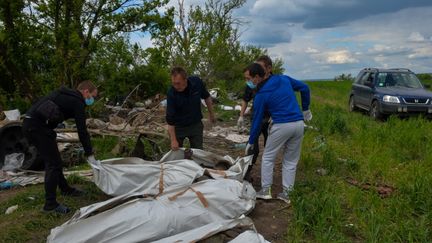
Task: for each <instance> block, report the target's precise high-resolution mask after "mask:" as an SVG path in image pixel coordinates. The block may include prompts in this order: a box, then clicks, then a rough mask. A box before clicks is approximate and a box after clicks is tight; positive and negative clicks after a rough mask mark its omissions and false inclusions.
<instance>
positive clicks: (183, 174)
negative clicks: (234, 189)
mask: <svg viewBox="0 0 432 243" xmlns="http://www.w3.org/2000/svg"><path fill="white" fill-rule="evenodd" d="M251 161H252V157H251V156H247V157H243V158H237V159H235V160H234V159H233V158H231V157H230V156H219V155H216V154H213V153H210V152H206V151H203V150H200V149H193V155H192V160H189V159H184V151H183V150H177V151H170V152H168V153H167V154H165V155H164V156H163V158H162V159H161V160H160V161H146V160H143V159H140V158H133V157H131V158H115V159H107V160H103V161H100V163H99V164H95V165H92V168H93V174H94V182H95V184H96V185H97V186H98V187H99V188H100V189H101V190H102V191H103V192H105V193H106V194H108V195H111V196H119V195H122V194H126V193H129V192H137V193H141V194H149V195H157V194H159V193H161V192H163V191H164V189H165V188H167V187H170V186H176V185H177V186H185V185H191V184H192V183H193V182H194V181H195V180H196V179H197V178H199V177H201V176H203V175H204V174H206V175H208V176H210V177H212V178H230V179H236V180H239V181H242V180H243V177H244V175H245V173H246V171H247V168H248V167H249V166H250V164H251ZM221 166H222V167H223V169H226V168H227V169H226V170H222V169H220V167H221ZM214 168H216V169H214ZM217 168H219V169H217Z"/></svg>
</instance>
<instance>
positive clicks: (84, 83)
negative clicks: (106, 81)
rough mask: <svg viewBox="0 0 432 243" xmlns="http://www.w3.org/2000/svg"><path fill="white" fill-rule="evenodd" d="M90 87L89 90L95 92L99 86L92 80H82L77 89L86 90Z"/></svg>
mask: <svg viewBox="0 0 432 243" xmlns="http://www.w3.org/2000/svg"><path fill="white" fill-rule="evenodd" d="M86 89H88V91H89V92H93V91H94V90H95V89H97V87H96V86H95V85H94V84H93V82H92V81H90V80H85V81H82V82H80V83H79V84H78V86H77V90H81V91H82V90H86Z"/></svg>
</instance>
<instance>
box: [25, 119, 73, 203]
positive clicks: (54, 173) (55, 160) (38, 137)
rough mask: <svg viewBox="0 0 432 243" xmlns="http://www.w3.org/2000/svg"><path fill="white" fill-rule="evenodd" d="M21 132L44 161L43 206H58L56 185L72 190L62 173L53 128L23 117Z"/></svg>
mask: <svg viewBox="0 0 432 243" xmlns="http://www.w3.org/2000/svg"><path fill="white" fill-rule="evenodd" d="M23 133H24V136H25V137H26V138H27V140H28V141H29V143H31V144H33V145H34V146H35V147H36V148H37V150H38V152H39V155H40V156H41V158H42V159H43V161H44V163H45V206H44V209H47V210H49V209H53V208H55V207H57V206H58V202H57V200H56V190H57V186H58V187H59V188H60V190H61V191H62V192H67V191H70V190H72V188H71V187H70V186H69V185H68V184H67V181H66V179H65V177H64V175H63V168H62V159H61V157H60V152H59V150H58V147H57V142H56V136H57V134H56V133H55V132H54V130H52V129H50V128H48V127H45V126H44V125H43V124H41V123H40V122H39V121H37V120H34V119H28V118H26V119H24V122H23Z"/></svg>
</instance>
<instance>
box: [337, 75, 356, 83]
mask: <svg viewBox="0 0 432 243" xmlns="http://www.w3.org/2000/svg"><path fill="white" fill-rule="evenodd" d="M334 81H350V82H354V77H353V76H352V75H351V73H349V74H344V73H342V74H341V75H339V76H336V77H335V78H334Z"/></svg>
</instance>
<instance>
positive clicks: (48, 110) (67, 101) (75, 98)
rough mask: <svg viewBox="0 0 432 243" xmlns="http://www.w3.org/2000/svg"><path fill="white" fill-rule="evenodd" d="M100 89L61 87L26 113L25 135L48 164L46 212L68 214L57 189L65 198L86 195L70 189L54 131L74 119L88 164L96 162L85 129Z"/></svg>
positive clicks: (85, 83)
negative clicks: (87, 118)
mask: <svg viewBox="0 0 432 243" xmlns="http://www.w3.org/2000/svg"><path fill="white" fill-rule="evenodd" d="M97 93H98V91H97V88H96V86H95V85H94V84H93V83H92V82H91V81H83V82H81V83H80V84H79V85H78V87H77V89H75V90H73V89H69V88H66V87H62V88H60V89H58V90H56V91H54V92H52V93H51V94H49V95H48V96H46V97H44V98H42V99H41V100H40V101H38V102H37V103H35V104H34V105H33V106H32V107H31V108H30V109H29V110H28V112H27V113H26V116H25V119H24V122H23V133H24V136H25V137H26V138H27V139H28V141H29V142H30V143H31V144H33V145H34V146H35V147H36V148H37V150H38V152H39V154H40V156H41V158H42V159H43V161H44V163H45V205H44V207H43V211H45V212H57V213H62V214H65V213H68V212H69V211H70V209H69V208H68V207H67V206H65V205H62V204H59V203H58V202H57V200H56V190H57V186H58V187H59V188H60V190H61V194H62V195H65V196H81V195H82V194H83V192H82V191H81V190H78V189H76V188H73V187H70V186H69V185H68V183H67V181H66V179H65V177H64V175H63V168H62V159H61V157H60V152H59V150H58V147H57V142H56V137H57V134H56V132H55V131H54V128H56V127H57V125H58V124H59V123H61V122H63V121H64V120H66V119H69V118H74V119H75V123H76V126H77V129H78V135H79V139H80V142H81V143H82V145H83V147H84V152H85V155H86V156H87V159H88V162H89V163H97V161H96V160H95V158H94V156H93V150H92V146H91V142H90V136H89V133H88V132H87V127H86V114H85V107H86V105H91V104H93V102H94V97H96V96H97Z"/></svg>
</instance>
